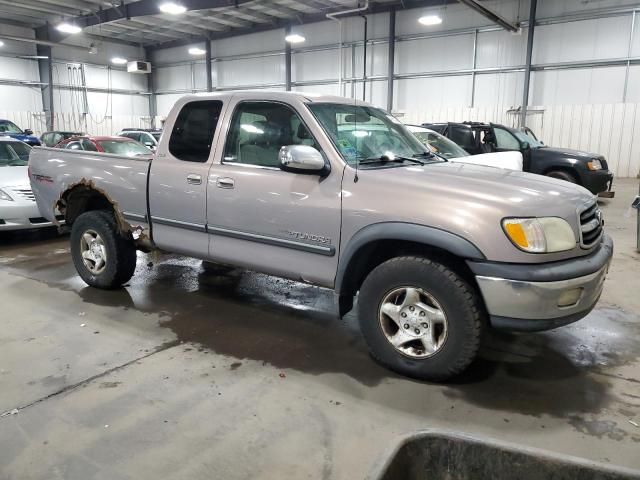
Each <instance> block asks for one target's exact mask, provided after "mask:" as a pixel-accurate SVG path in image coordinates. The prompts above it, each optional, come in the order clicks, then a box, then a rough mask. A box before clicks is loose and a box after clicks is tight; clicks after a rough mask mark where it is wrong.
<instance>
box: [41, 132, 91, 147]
mask: <svg viewBox="0 0 640 480" xmlns="http://www.w3.org/2000/svg"><path fill="white" fill-rule="evenodd" d="M84 135H86V133H83V132H62V131H54V132H44V133H43V134H42V135H40V141H41V142H42V145H43V146H45V147H53V146H55V145H57V144H58V143H60V142H61V141H63V140H66V139H67V138H71V137H82V136H84Z"/></svg>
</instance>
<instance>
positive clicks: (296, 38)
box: [284, 33, 306, 43]
mask: <svg viewBox="0 0 640 480" xmlns="http://www.w3.org/2000/svg"><path fill="white" fill-rule="evenodd" d="M284 39H285V40H286V41H287V42H289V43H302V42H304V41H305V40H306V38H304V37H303V36H302V35H298V34H297V33H292V34H290V35H287V36H286V37H284Z"/></svg>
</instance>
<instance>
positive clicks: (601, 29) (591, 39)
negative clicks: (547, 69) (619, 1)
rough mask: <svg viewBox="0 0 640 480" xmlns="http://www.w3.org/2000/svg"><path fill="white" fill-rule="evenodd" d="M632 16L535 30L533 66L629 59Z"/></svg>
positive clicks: (543, 27)
mask: <svg viewBox="0 0 640 480" xmlns="http://www.w3.org/2000/svg"><path fill="white" fill-rule="evenodd" d="M630 18H631V17H630V16H628V17H612V18H601V19H597V20H584V21H580V22H569V23H561V24H552V25H541V26H538V27H536V33H535V36H534V49H533V62H534V63H552V62H574V61H580V60H595V59H603V58H621V57H626V55H627V49H628V46H629V34H630V28H631V27H630V26H631V23H630Z"/></svg>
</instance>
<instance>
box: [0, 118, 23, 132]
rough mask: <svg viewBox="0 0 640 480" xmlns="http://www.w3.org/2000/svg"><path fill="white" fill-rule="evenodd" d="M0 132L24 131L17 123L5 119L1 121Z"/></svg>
mask: <svg viewBox="0 0 640 480" xmlns="http://www.w3.org/2000/svg"><path fill="white" fill-rule="evenodd" d="M0 133H23V132H22V129H21V128H20V127H18V126H17V125H16V124H15V123H13V122H9V121H7V120H4V121H2V122H0Z"/></svg>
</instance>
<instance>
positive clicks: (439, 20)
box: [418, 15, 442, 25]
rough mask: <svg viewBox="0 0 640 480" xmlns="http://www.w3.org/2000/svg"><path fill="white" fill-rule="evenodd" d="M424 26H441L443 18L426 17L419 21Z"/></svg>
mask: <svg viewBox="0 0 640 480" xmlns="http://www.w3.org/2000/svg"><path fill="white" fill-rule="evenodd" d="M418 22H420V23H421V24H422V25H440V24H441V23H442V18H440V16H439V15H424V16H422V17H420V18H419V19H418Z"/></svg>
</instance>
